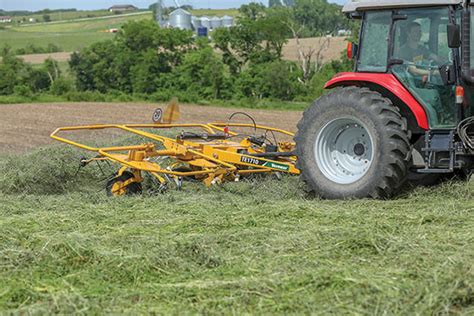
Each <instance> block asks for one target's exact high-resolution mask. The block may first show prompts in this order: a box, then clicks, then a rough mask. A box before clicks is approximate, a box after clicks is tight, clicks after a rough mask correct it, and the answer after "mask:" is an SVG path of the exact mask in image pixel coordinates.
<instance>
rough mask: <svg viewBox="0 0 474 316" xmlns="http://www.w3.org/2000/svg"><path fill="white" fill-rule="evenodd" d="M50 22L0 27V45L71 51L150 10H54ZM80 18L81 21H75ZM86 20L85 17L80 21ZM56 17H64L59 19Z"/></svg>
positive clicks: (201, 11)
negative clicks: (53, 46)
mask: <svg viewBox="0 0 474 316" xmlns="http://www.w3.org/2000/svg"><path fill="white" fill-rule="evenodd" d="M192 13H193V14H194V15H196V16H203V15H208V16H214V15H215V16H224V15H230V16H236V15H238V10H237V9H227V10H208V9H197V10H193V11H192ZM50 16H51V18H52V20H53V22H52V23H36V24H35V23H33V24H24V25H20V26H13V27H8V28H6V29H0V38H1V39H2V41H1V42H0V45H4V44H7V45H9V46H11V47H12V48H14V49H17V48H23V47H25V46H26V45H28V44H33V45H35V46H40V47H46V46H47V45H48V44H49V43H52V44H55V45H57V46H59V47H60V48H62V49H63V50H64V51H74V50H78V49H80V48H82V47H86V46H88V45H90V44H92V43H94V42H97V41H101V40H106V39H110V38H112V37H113V36H114V35H113V34H111V33H106V32H105V31H106V30H108V29H111V28H120V26H122V25H123V24H124V23H126V22H127V21H131V20H141V19H151V18H152V13H151V11H141V12H134V13H133V15H127V14H123V15H113V16H111V15H110V12H108V11H107V10H98V11H74V12H61V13H59V12H57V13H51V14H50ZM23 17H25V18H30V17H34V18H37V19H38V21H41V20H42V15H28V16H18V17H15V19H16V20H21V19H22V18H23ZM75 19H80V20H75ZM83 19H85V20H83ZM58 20H65V21H64V22H58Z"/></svg>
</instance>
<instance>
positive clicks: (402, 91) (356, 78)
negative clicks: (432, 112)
mask: <svg viewBox="0 0 474 316" xmlns="http://www.w3.org/2000/svg"><path fill="white" fill-rule="evenodd" d="M350 85H353V86H359V85H361V86H367V85H369V86H370V85H375V86H380V87H382V88H383V90H386V91H388V92H390V94H391V95H394V96H395V97H397V98H398V99H399V100H400V101H401V102H403V103H404V104H405V105H406V107H407V108H408V109H409V111H410V112H411V113H410V114H412V115H413V118H414V119H415V121H416V124H417V125H418V127H419V128H421V129H423V130H428V129H429V124H428V116H427V115H426V111H425V109H424V108H423V106H422V105H421V104H420V103H419V102H418V101H417V100H416V99H415V98H414V97H413V95H412V94H411V93H410V92H409V91H408V90H407V89H406V88H405V87H404V86H403V85H402V84H401V83H400V81H398V79H397V78H396V77H395V76H394V75H393V74H386V73H360V72H341V73H338V74H336V75H335V76H334V77H333V78H332V79H331V80H329V81H328V82H327V83H326V84H325V85H324V88H325V89H332V88H335V87H337V86H350Z"/></svg>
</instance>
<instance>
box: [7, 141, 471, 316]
mask: <svg viewBox="0 0 474 316" xmlns="http://www.w3.org/2000/svg"><path fill="white" fill-rule="evenodd" d="M80 155H81V153H79V152H75V151H73V150H70V149H67V148H48V149H42V150H39V151H37V152H33V153H30V154H27V155H22V156H12V157H2V158H0V205H2V207H1V208H0V254H1V255H0V280H1V282H0V283H1V287H0V289H1V291H0V311H2V312H3V313H7V314H8V313H13V314H15V313H20V314H23V313H25V314H26V313H28V314H30V313H31V314H51V313H59V314H70V313H88V314H96V313H104V312H105V313H112V314H117V313H132V314H135V313H150V312H156V313H159V314H195V313H198V314H223V313H225V314H245V313H251V314H294V313H296V314H311V313H313V314H331V313H332V314H403V315H413V314H423V315H424V314H426V315H432V314H472V313H474V303H473V302H474V270H473V266H472V262H473V259H474V248H473V247H472V242H473V240H474V231H473V230H472V227H474V196H473V192H474V191H473V190H474V182H470V183H447V184H445V185H442V186H439V187H436V188H433V189H426V188H418V189H416V190H414V191H410V190H408V191H406V192H405V193H404V194H403V195H402V196H400V197H398V198H396V199H393V200H390V201H372V200H358V201H323V200H319V199H314V198H309V197H307V196H306V195H305V194H304V193H303V191H302V190H301V186H300V184H299V182H298V180H297V179H296V178H289V177H285V178H284V179H283V180H282V181H276V180H272V179H265V178H262V179H256V180H253V181H250V180H249V181H242V182H240V183H229V184H226V185H224V186H222V187H216V188H211V189H206V188H203V187H202V186H200V185H194V184H187V185H185V187H184V189H183V191H180V192H178V191H171V192H168V193H166V194H162V195H149V196H147V195H145V196H143V197H126V198H106V197H105V194H104V192H103V191H102V182H103V181H100V180H101V179H102V178H103V176H102V175H101V174H100V172H99V171H98V169H94V168H92V167H90V168H88V169H85V170H82V171H80V172H79V173H78V174H77V176H76V177H75V176H74V175H75V173H76V171H77V161H78V160H77V158H78V157H79V156H80Z"/></svg>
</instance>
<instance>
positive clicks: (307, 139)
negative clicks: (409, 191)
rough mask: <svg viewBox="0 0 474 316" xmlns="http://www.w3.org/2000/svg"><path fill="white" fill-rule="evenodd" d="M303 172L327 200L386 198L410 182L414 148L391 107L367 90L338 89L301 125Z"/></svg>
mask: <svg viewBox="0 0 474 316" xmlns="http://www.w3.org/2000/svg"><path fill="white" fill-rule="evenodd" d="M295 141H296V150H297V155H298V168H299V169H300V170H301V176H302V178H303V180H304V181H305V182H306V184H307V185H308V188H309V189H310V191H314V193H316V194H317V195H319V196H320V197H322V198H328V199H344V198H365V197H372V198H387V197H390V196H392V195H393V194H394V193H396V192H397V190H398V189H399V188H400V186H401V185H402V184H403V183H404V182H405V180H406V175H407V171H408V166H409V161H410V158H411V157H410V152H411V147H410V143H409V141H408V135H407V131H406V126H405V124H404V120H403V119H402V117H401V116H400V114H399V112H398V109H397V108H396V107H395V106H393V104H392V102H391V101H390V100H389V99H387V98H384V97H382V96H381V95H380V94H379V93H377V92H375V91H371V90H370V89H368V88H360V87H344V88H337V89H335V90H334V91H332V92H330V93H329V94H327V95H324V96H322V97H321V98H319V99H318V100H317V101H316V102H315V103H314V104H313V105H312V106H311V107H310V108H308V109H307V110H306V111H305V112H304V114H303V118H302V119H301V120H300V122H299V123H298V132H297V134H296V137H295Z"/></svg>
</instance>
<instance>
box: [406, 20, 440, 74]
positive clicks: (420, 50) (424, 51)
mask: <svg viewBox="0 0 474 316" xmlns="http://www.w3.org/2000/svg"><path fill="white" fill-rule="evenodd" d="M421 35H422V34H421V25H420V24H419V23H417V22H411V23H410V24H409V25H408V32H407V42H406V43H405V45H403V46H402V47H401V48H400V54H399V55H400V58H402V59H404V60H407V61H409V62H412V63H414V64H415V65H410V66H409V67H408V71H409V72H410V73H411V74H413V75H417V76H427V75H429V73H430V71H429V70H426V69H419V68H417V67H416V65H417V64H421V63H423V62H424V61H428V60H434V61H436V62H441V60H440V58H439V57H438V56H436V55H435V54H433V53H432V52H430V51H429V49H428V48H426V47H425V46H424V45H423V44H421V43H420V41H421ZM432 74H439V71H438V70H436V71H434V73H432Z"/></svg>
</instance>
